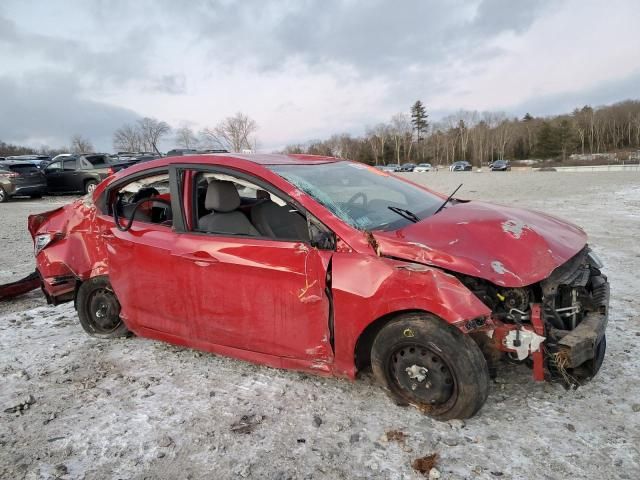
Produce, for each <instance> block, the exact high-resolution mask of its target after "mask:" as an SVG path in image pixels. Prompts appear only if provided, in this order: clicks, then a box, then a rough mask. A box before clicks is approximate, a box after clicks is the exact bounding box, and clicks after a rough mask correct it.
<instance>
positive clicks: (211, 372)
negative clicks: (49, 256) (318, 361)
mask: <svg viewBox="0 0 640 480" xmlns="http://www.w3.org/2000/svg"><path fill="white" fill-rule="evenodd" d="M410 178H411V179H413V180H418V181H420V182H422V183H425V184H427V185H430V186H432V187H434V188H435V189H438V190H441V191H451V190H453V188H455V186H457V184H458V183H460V182H463V183H464V184H465V185H464V187H463V188H462V189H461V191H460V193H459V197H460V198H472V199H473V198H482V199H487V200H493V201H496V202H501V203H505V204H515V205H519V206H524V207H531V208H537V209H540V210H544V211H547V212H550V213H553V214H555V215H559V216H562V217H564V218H567V219H569V220H571V221H573V222H575V223H577V224H580V225H582V226H583V227H584V228H585V229H586V230H587V232H588V233H589V234H590V239H591V243H592V244H593V245H594V246H595V249H596V251H597V253H598V254H599V255H600V256H601V258H602V259H603V260H604V261H605V263H606V268H605V271H606V273H607V274H608V275H609V278H610V280H611V284H612V300H611V302H612V303H611V317H610V324H609V329H608V335H607V337H608V338H607V339H608V352H607V356H606V358H605V361H604V365H603V367H602V370H601V371H600V373H599V375H598V376H597V377H596V379H594V381H592V382H591V383H590V384H588V385H586V386H584V387H581V388H579V389H578V390H576V391H565V390H564V389H563V388H562V387H561V386H560V385H552V384H536V383H534V382H533V381H532V380H531V374H530V371H529V370H528V369H527V368H526V367H524V366H511V365H506V364H505V366H504V368H503V369H502V370H501V371H500V372H499V377H498V379H497V381H496V382H495V383H493V384H492V386H491V392H490V396H489V399H488V401H487V403H486V405H485V407H484V408H483V409H482V410H481V411H480V413H479V414H478V415H477V416H476V417H474V418H472V419H470V420H466V421H465V422H461V421H452V422H447V423H439V422H435V421H432V420H430V419H429V418H428V417H424V416H422V415H421V414H420V413H419V412H418V411H416V410H414V409H411V408H399V407H396V406H394V405H393V404H392V403H391V402H390V401H389V400H388V399H387V398H386V396H385V395H384V394H383V393H382V391H380V389H379V388H378V387H377V386H376V385H375V384H374V383H373V381H372V378H371V375H370V374H368V373H366V374H364V375H363V376H362V378H360V379H359V380H357V381H356V382H354V383H352V382H349V381H345V380H337V379H323V378H318V377H313V376H309V375H304V374H300V373H296V372H288V371H280V370H274V369H270V368H266V367H260V366H255V365H251V364H248V363H245V362H241V361H237V360H233V359H227V358H223V357H216V356H213V355H209V354H204V353H200V352H197V351H194V350H190V349H185V348H181V347H175V346H172V345H168V344H164V343H160V342H155V341H150V340H145V339H141V338H129V339H120V340H114V341H104V340H97V339H93V338H91V337H88V336H87V335H85V334H84V332H83V331H82V329H81V328H80V326H79V324H78V321H77V316H76V314H75V312H74V310H73V307H72V306H71V305H68V304H67V305H62V306H58V307H48V306H39V307H36V308H32V307H33V305H34V304H36V305H41V303H39V302H40V300H38V299H36V298H33V300H30V301H24V300H20V301H17V302H12V303H11V304H4V305H2V312H5V313H6V314H5V315H4V316H2V317H0V478H3V479H4V478H7V479H14V478H16V479H17V478H29V479H31V478H33V479H36V478H55V477H60V478H87V479H90V478H91V479H92V478H171V479H177V478H194V479H196V478H212V479H225V478H260V479H272V478H275V479H287V478H291V479H303V478H313V479H324V478H326V479H342V478H344V479H352V478H355V479H359V478H363V479H364V478H384V479H386V478H390V479H402V478H406V479H412V478H416V479H417V478H423V477H422V476H421V475H420V474H419V473H417V472H415V471H414V470H413V469H412V467H411V463H412V461H413V460H415V459H416V458H418V457H423V456H425V455H428V454H431V453H438V456H439V458H438V463H437V469H438V470H439V472H440V474H441V476H442V477H441V478H452V479H462V478H480V479H482V478H486V479H495V478H505V479H511V478H514V479H530V478H532V479H556V478H558V479H563V478H597V479H599V478H627V479H637V478H638V473H639V472H640V450H639V449H640V382H639V381H638V375H639V372H640V361H639V360H638V353H637V352H638V345H639V343H640V300H639V299H638V288H637V278H638V271H640V186H638V185H639V184H640V174H631V173H599V174H591V173H551V172H550V173H527V174H520V173H515V172H513V173H509V174H502V173H494V174H490V173H481V174H478V173H448V172H447V173H442V172H440V173H437V174H435V173H427V174H411V175H410ZM15 205H16V204H7V205H2V206H1V207H2V212H1V213H0V215H2V217H1V218H2V223H3V224H4V223H5V220H6V219H7V218H8V217H7V216H5V212H10V210H9V209H8V208H7V207H10V208H11V207H13V206H15ZM45 207H46V206H45ZM24 208H25V207H24V205H23V206H21V207H19V209H23V210H24ZM21 211H22V210H21ZM36 211H37V210H36ZM10 220H11V221H16V224H18V223H19V222H18V221H17V220H16V219H15V218H14V217H11V219H10ZM6 238H9V240H10V241H8V242H6V241H3V243H2V244H1V246H0V265H2V269H3V270H11V271H16V272H22V271H24V273H28V271H29V268H31V267H32V265H29V264H28V263H29V262H30V260H29V259H28V258H22V259H19V258H18V259H16V253H15V252H16V251H27V250H30V248H31V246H30V244H29V243H28V236H25V235H24V234H22V233H20V232H17V233H15V235H14V234H11V235H8V236H6ZM11 239H13V243H12V241H11ZM12 262H13V263H12ZM20 262H22V263H20ZM23 263H24V264H23ZM3 280H4V279H3ZM7 280H8V279H7ZM391 431H399V432H403V433H404V434H405V435H406V437H405V438H404V441H402V440H400V441H398V440H388V439H387V436H386V432H391ZM396 436H397V435H396Z"/></svg>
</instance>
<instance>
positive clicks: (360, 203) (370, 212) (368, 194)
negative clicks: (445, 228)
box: [269, 161, 442, 230]
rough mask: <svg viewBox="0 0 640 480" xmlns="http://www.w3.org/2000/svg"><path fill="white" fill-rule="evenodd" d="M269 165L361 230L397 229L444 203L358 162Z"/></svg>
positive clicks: (432, 195) (398, 179) (417, 219)
mask: <svg viewBox="0 0 640 480" xmlns="http://www.w3.org/2000/svg"><path fill="white" fill-rule="evenodd" d="M269 168H270V169H271V170H272V171H274V172H275V173H277V174H278V175H280V176H281V177H283V178H284V179H285V180H287V181H288V182H290V183H291V184H293V185H294V186H296V187H297V188H298V189H300V190H302V191H303V192H305V193H307V194H308V195H310V196H311V197H313V198H314V199H315V200H316V201H317V202H319V203H321V204H322V205H323V206H324V207H326V208H327V209H329V210H330V211H331V212H332V213H333V214H334V215H336V216H337V217H339V218H340V219H342V220H343V221H345V222H346V223H348V224H349V225H351V226H353V227H355V228H358V229H360V230H396V229H398V228H402V227H404V226H406V225H408V224H410V223H413V222H416V221H419V220H423V219H424V218H427V217H429V216H431V215H433V213H434V212H435V211H436V210H437V209H438V207H439V206H440V204H442V199H441V198H440V197H438V196H436V195H434V194H432V193H430V192H428V191H426V190H423V189H421V188H418V187H416V186H414V185H412V184H410V183H407V182H404V181H403V180H401V179H400V178H398V177H396V176H394V175H390V174H388V173H386V172H383V171H380V170H376V169H374V168H372V167H369V166H367V165H363V164H359V163H354V162H346V161H345V162H336V163H325V164H309V165H304V164H296V165H272V166H270V167H269Z"/></svg>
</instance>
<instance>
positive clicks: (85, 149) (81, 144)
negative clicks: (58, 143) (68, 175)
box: [71, 134, 93, 153]
mask: <svg viewBox="0 0 640 480" xmlns="http://www.w3.org/2000/svg"><path fill="white" fill-rule="evenodd" d="M91 152H93V145H92V144H91V142H90V141H89V139H87V138H85V137H83V136H82V135H79V134H76V135H74V136H73V137H71V153H91Z"/></svg>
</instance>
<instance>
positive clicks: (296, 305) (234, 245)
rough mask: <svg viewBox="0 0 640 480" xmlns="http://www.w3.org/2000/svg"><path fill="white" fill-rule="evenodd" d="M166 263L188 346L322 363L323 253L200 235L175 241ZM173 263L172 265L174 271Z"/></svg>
mask: <svg viewBox="0 0 640 480" xmlns="http://www.w3.org/2000/svg"><path fill="white" fill-rule="evenodd" d="M172 256H173V257H174V258H175V259H178V262H172V263H174V264H175V265H176V269H177V270H179V272H180V273H179V274H178V275H177V276H178V277H179V278H178V279H176V276H174V279H175V280H178V281H179V283H180V290H181V292H183V294H182V295H181V296H180V298H179V299H176V301H179V302H181V303H182V304H183V305H184V306H185V308H186V310H187V311H188V314H189V318H190V323H191V335H192V337H193V338H194V340H198V341H206V342H207V343H211V344H215V345H225V346H228V347H233V348H238V349H242V350H249V351H255V352H259V353H264V354H269V355H275V356H279V357H288V358H291V359H297V360H302V361H303V362H304V361H309V362H316V361H320V362H325V361H327V360H328V359H330V358H331V357H332V350H331V346H330V344H329V314H330V301H329V298H328V297H327V293H326V292H325V285H326V283H325V282H326V276H327V268H328V265H329V260H330V258H331V252H329V251H322V250H318V249H316V248H313V247H311V246H310V245H309V244H307V243H303V242H295V241H280V240H270V239H265V238H250V237H233V236H223V235H213V234H206V233H184V234H182V235H180V236H179V238H178V240H177V242H176V244H175V246H174V249H173V254H172ZM178 264H179V266H178Z"/></svg>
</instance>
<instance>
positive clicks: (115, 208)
mask: <svg viewBox="0 0 640 480" xmlns="http://www.w3.org/2000/svg"><path fill="white" fill-rule="evenodd" d="M120 201H121V199H120V198H119V199H118V200H116V202H115V204H114V206H113V220H114V221H115V224H116V228H117V229H118V230H120V231H122V232H126V231H128V230H129V229H130V228H131V225H132V224H133V219H134V218H135V216H136V212H137V211H138V208H139V207H140V205H142V204H144V203H148V202H157V203H164V204H165V205H167V206H168V207H169V210H168V211H169V212H171V202H170V201H169V200H166V199H164V198H157V197H148V198H143V199H142V200H138V201H137V202H136V203H135V204H134V205H135V206H134V207H133V211H132V212H131V218H129V221H128V223H127V224H126V225H125V226H122V225H121V224H120V215H119V214H118V205H117V203H118V202H120ZM167 220H168V219H167ZM162 223H163V224H164V223H166V221H165V222H162Z"/></svg>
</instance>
